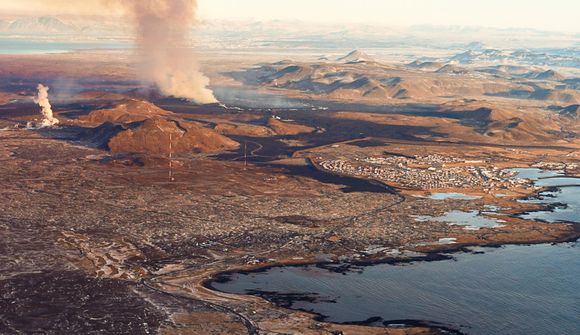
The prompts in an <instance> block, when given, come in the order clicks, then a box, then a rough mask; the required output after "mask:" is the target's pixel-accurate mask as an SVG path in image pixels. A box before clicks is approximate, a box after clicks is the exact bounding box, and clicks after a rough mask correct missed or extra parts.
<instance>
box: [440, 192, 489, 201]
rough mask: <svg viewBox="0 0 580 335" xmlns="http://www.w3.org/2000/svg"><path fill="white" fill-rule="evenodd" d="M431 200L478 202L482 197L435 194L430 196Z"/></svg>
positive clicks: (452, 193)
mask: <svg viewBox="0 0 580 335" xmlns="http://www.w3.org/2000/svg"><path fill="white" fill-rule="evenodd" d="M429 199H432V200H447V199H454V200H477V199H481V197H480V196H477V195H467V194H463V193H455V192H451V193H433V194H431V195H430V196H429Z"/></svg>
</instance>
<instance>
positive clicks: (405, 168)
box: [318, 154, 529, 190]
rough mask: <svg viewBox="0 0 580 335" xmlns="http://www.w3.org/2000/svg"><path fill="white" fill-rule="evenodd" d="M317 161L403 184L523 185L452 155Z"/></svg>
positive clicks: (425, 186)
mask: <svg viewBox="0 0 580 335" xmlns="http://www.w3.org/2000/svg"><path fill="white" fill-rule="evenodd" d="M318 165H319V166H320V167H321V168H322V169H324V170H327V171H329V172H332V173H338V174H345V175H351V176H357V177H362V178H370V179H377V180H381V181H384V182H386V183H389V184H396V185H398V186H400V187H405V188H418V189H444V188H482V189H484V190H491V189H506V188H510V187H513V186H516V185H518V184H519V185H525V184H528V183H529V181H528V180H525V179H517V178H510V177H511V175H510V172H508V171H505V170H503V169H500V168H497V167H495V166H491V165H490V164H486V162H484V161H467V160H462V159H459V158H456V157H452V156H442V155H437V154H434V155H428V156H417V157H406V156H386V157H366V158H362V159H361V158H355V159H353V160H352V161H351V160H346V159H330V160H321V161H320V162H319V163H318Z"/></svg>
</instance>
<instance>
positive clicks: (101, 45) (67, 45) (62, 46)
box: [0, 36, 132, 55]
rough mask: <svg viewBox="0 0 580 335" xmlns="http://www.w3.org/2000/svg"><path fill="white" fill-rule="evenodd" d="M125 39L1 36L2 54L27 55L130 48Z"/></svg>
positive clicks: (0, 49)
mask: <svg viewBox="0 0 580 335" xmlns="http://www.w3.org/2000/svg"><path fill="white" fill-rule="evenodd" d="M131 47H132V45H131V44H130V43H127V42H123V41H94V42H62V41H51V40H42V39H40V40H39V39H32V38H31V39H26V38H13V37H2V36H0V54H8V55H26V54H46V53H63V52H70V51H75V50H87V49H130V48H131Z"/></svg>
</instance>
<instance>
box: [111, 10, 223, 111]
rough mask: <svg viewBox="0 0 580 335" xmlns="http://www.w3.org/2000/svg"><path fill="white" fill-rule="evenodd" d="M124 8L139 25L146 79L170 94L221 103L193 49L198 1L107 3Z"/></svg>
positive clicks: (139, 43)
mask: <svg viewBox="0 0 580 335" xmlns="http://www.w3.org/2000/svg"><path fill="white" fill-rule="evenodd" d="M106 1H108V2H109V3H111V2H112V3H113V4H116V5H120V6H122V8H123V9H124V11H125V13H126V14H127V15H128V16H129V17H130V18H131V19H132V21H133V22H134V25H135V33H136V35H137V36H136V42H137V46H138V47H139V54H140V56H141V59H142V66H143V68H142V74H143V76H144V79H146V80H150V81H153V82H154V83H155V84H157V86H158V88H159V90H160V91H161V92H162V93H163V94H166V95H170V96H175V97H180V98H186V99H189V100H193V101H195V102H197V103H200V104H206V103H215V102H217V100H216V98H215V96H214V94H213V92H212V91H211V90H210V89H209V88H208V85H209V79H208V78H207V77H206V76H205V75H204V74H203V73H201V72H200V70H199V66H198V64H197V61H196V59H195V56H194V54H193V52H192V49H191V45H190V43H191V29H192V27H193V24H194V23H195V17H196V14H197V0H106Z"/></svg>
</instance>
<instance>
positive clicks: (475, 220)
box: [415, 211, 504, 230]
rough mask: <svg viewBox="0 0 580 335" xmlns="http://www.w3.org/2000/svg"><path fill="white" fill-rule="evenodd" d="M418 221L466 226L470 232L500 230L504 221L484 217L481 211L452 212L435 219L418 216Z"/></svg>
mask: <svg viewBox="0 0 580 335" xmlns="http://www.w3.org/2000/svg"><path fill="white" fill-rule="evenodd" d="M415 220H416V221H419V222H424V221H436V222H447V223H449V224H450V225H452V226H465V229H468V230H478V229H480V228H499V227H502V225H501V223H504V221H502V220H496V219H493V218H489V217H485V216H482V215H481V213H480V212H479V211H471V212H463V211H451V212H448V213H447V214H445V215H443V216H438V217H433V216H427V215H424V216H417V217H416V218H415Z"/></svg>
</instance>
